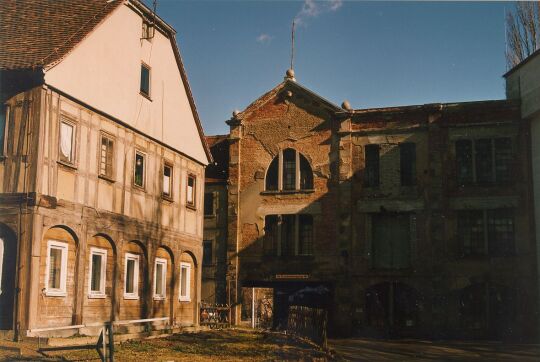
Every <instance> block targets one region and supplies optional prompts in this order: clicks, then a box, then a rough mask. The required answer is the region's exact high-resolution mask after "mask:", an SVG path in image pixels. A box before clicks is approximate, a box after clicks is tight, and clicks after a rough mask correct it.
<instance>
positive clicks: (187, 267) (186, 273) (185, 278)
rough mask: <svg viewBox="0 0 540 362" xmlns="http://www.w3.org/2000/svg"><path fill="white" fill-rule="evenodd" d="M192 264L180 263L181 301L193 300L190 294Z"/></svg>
mask: <svg viewBox="0 0 540 362" xmlns="http://www.w3.org/2000/svg"><path fill="white" fill-rule="evenodd" d="M190 277H191V264H189V263H180V301H181V302H189V301H191V296H190V284H191V283H190Z"/></svg>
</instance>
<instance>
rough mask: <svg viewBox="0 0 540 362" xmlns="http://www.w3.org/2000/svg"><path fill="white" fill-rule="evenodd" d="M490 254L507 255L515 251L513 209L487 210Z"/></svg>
mask: <svg viewBox="0 0 540 362" xmlns="http://www.w3.org/2000/svg"><path fill="white" fill-rule="evenodd" d="M487 235H488V240H489V254H490V255H492V256H507V255H512V254H513V253H514V213H513V211H512V210H511V209H497V210H488V211H487Z"/></svg>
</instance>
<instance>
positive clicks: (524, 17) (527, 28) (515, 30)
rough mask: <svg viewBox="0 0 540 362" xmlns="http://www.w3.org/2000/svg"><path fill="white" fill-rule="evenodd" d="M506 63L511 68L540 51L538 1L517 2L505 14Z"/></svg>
mask: <svg viewBox="0 0 540 362" xmlns="http://www.w3.org/2000/svg"><path fill="white" fill-rule="evenodd" d="M506 38H507V50H506V61H507V64H508V67H509V68H512V67H514V66H516V65H517V64H519V63H520V62H522V61H523V60H525V58H527V57H528V56H529V55H531V54H532V53H534V52H535V51H536V50H537V49H540V1H534V2H533V1H523V2H517V3H516V7H515V10H514V12H511V11H509V12H507V14H506Z"/></svg>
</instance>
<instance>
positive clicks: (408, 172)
mask: <svg viewBox="0 0 540 362" xmlns="http://www.w3.org/2000/svg"><path fill="white" fill-rule="evenodd" d="M399 155H400V174H401V186H413V185H415V184H416V144H414V143H401V144H400V145H399Z"/></svg>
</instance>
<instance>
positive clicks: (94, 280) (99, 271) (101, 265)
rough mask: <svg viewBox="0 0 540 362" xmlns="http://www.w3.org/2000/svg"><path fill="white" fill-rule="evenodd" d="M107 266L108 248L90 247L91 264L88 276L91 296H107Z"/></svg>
mask: <svg viewBox="0 0 540 362" xmlns="http://www.w3.org/2000/svg"><path fill="white" fill-rule="evenodd" d="M106 268H107V250H105V249H98V248H90V266H89V273H88V277H89V278H90V280H89V283H88V284H89V285H88V295H89V297H91V298H92V297H98V298H99V297H105V275H106Z"/></svg>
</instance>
